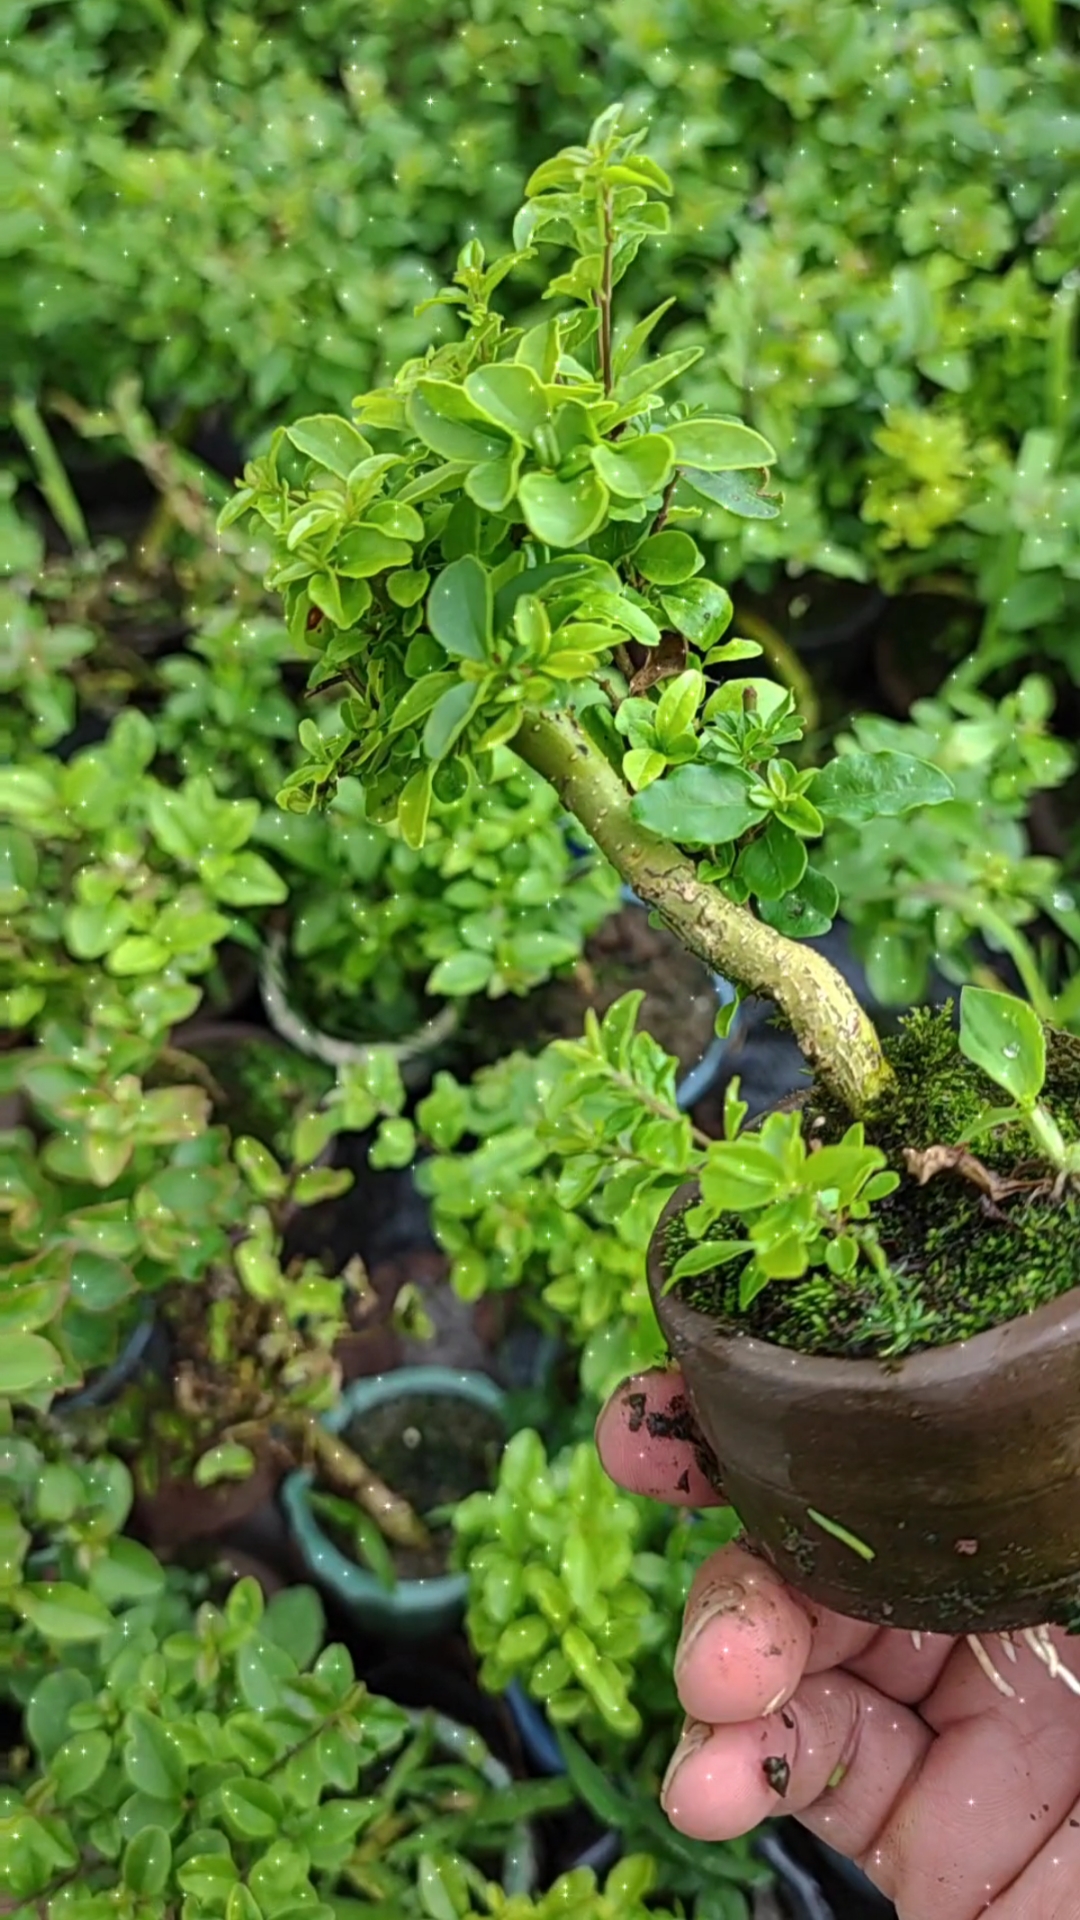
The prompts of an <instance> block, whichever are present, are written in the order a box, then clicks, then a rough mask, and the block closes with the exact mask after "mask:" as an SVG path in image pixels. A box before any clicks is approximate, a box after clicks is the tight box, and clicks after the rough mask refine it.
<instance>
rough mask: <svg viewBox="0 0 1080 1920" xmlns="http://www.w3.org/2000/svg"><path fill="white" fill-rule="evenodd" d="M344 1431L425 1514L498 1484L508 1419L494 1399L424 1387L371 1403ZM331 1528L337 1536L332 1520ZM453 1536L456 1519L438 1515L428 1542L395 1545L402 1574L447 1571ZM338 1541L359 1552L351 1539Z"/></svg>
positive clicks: (350, 1552)
mask: <svg viewBox="0 0 1080 1920" xmlns="http://www.w3.org/2000/svg"><path fill="white" fill-rule="evenodd" d="M342 1438H343V1439H344V1440H345V1441H346V1443H347V1444H348V1445H349V1446H350V1447H352V1448H353V1449H354V1450H355V1451H356V1452H357V1453H359V1454H360V1455H361V1457H362V1458H363V1459H364V1460H366V1462H367V1464H368V1466H369V1467H370V1468H371V1469H372V1471H373V1472H375V1473H377V1474H378V1475H379V1477H380V1479H382V1480H384V1481H385V1482H386V1484H387V1485H388V1486H390V1487H393V1489H394V1491H395V1492H396V1493H399V1494H401V1495H402V1496H403V1497H404V1498H405V1499H406V1500H408V1502H409V1504H410V1506H411V1507H412V1508H413V1510H414V1511H415V1512H416V1513H418V1514H419V1515H420V1516H421V1518H424V1519H426V1518H427V1516H428V1515H429V1514H435V1513H438V1512H440V1511H441V1510H442V1509H444V1508H445V1509H450V1508H453V1507H454V1506H456V1505H457V1503H458V1501H459V1500H464V1499H466V1498H467V1496H468V1495H469V1494H470V1493H480V1492H482V1491H485V1490H487V1489H488V1488H490V1487H492V1486H493V1485H494V1483H495V1476H496V1473H497V1472H498V1464H499V1456H500V1454H501V1453H502V1450H503V1447H504V1446H505V1444H506V1434H505V1431H504V1429H503V1423H502V1421H501V1419H500V1418H499V1415H498V1414H497V1413H493V1412H492V1411H491V1409H490V1408H489V1407H475V1406H472V1405H470V1403H469V1402H468V1401H466V1400H459V1399H456V1398H455V1399H451V1398H449V1397H444V1396H442V1395H439V1396H434V1395H432V1396H429V1395H427V1394H425V1393H414V1394H404V1395H402V1397H401V1398H400V1399H394V1400H388V1401H386V1402H385V1403H384V1404H383V1405H382V1406H377V1407H370V1408H368V1409H367V1410H366V1411H365V1412H364V1413H360V1414H357V1415H356V1417H355V1419H353V1420H351V1421H350V1422H349V1425H348V1426H347V1427H346V1428H345V1431H344V1433H343V1435H342ZM327 1531H328V1532H329V1533H330V1534H331V1537H333V1533H334V1529H333V1526H332V1524H331V1525H328V1527H327ZM453 1540H454V1535H453V1529H452V1527H450V1526H449V1525H446V1524H440V1523H439V1521H438V1520H436V1522H435V1524H434V1525H433V1526H432V1528H431V1545H430V1547H427V1548H411V1547H392V1548H391V1558H392V1560H393V1563H394V1569H395V1572H396V1573H397V1575H398V1578H399V1579H401V1580H430V1579H433V1578H436V1577H437V1576H438V1575H439V1574H443V1573H445V1572H446V1571H447V1568H448V1566H449V1561H450V1550H451V1548H452V1546H453ZM336 1544H337V1546H339V1547H340V1549H341V1551H342V1552H343V1553H344V1554H346V1556H347V1557H348V1558H350V1559H352V1558H353V1557H354V1549H353V1547H352V1545H351V1543H350V1541H349V1540H348V1539H340V1538H339V1539H337V1541H336Z"/></svg>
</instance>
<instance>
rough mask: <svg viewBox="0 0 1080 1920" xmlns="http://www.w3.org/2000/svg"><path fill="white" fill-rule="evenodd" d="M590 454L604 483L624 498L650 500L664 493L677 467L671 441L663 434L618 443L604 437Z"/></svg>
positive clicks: (641, 435) (649, 434) (647, 434)
mask: <svg viewBox="0 0 1080 1920" xmlns="http://www.w3.org/2000/svg"><path fill="white" fill-rule="evenodd" d="M590 457H591V459H592V463H593V466H594V467H595V468H596V471H597V473H598V474H599V475H600V478H601V480H602V481H603V482H604V485H605V486H606V487H607V488H608V490H609V491H610V492H611V493H614V494H618V495H619V497H620V498H621V499H623V500H647V499H648V498H649V495H650V494H655V493H660V492H662V490H663V488H664V487H666V485H667V483H668V481H669V480H670V478H671V475H672V473H673V471H674V467H675V455H674V450H673V448H672V445H671V441H670V440H668V439H667V438H666V437H665V436H664V435H663V434H662V433H643V434H640V435H639V437H638V438H637V439H636V440H621V441H618V442H616V444H615V445H611V444H609V443H608V442H607V441H606V440H605V441H603V442H602V443H601V445H600V446H598V447H593V449H592V453H591V456H590Z"/></svg>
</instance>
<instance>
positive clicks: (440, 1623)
mask: <svg viewBox="0 0 1080 1920" xmlns="http://www.w3.org/2000/svg"><path fill="white" fill-rule="evenodd" d="M415 1395H423V1396H424V1397H425V1398H427V1399H432V1400H436V1399H437V1400H460V1401H463V1402H464V1403H465V1404H466V1405H467V1406H471V1407H483V1408H485V1409H487V1411H489V1412H491V1413H497V1414H500V1415H501V1414H502V1413H503V1410H504V1408H505V1405H506V1396H505V1394H504V1393H503V1391H502V1388H501V1387H498V1386H496V1384H495V1382H494V1380H489V1379H488V1377H487V1375H486V1374H482V1373H456V1372H454V1371H453V1370H452V1369H451V1368H449V1367H402V1368H400V1369H399V1370H398V1371H397V1372H396V1373H379V1374H375V1375H374V1377H373V1378H372V1379H370V1380H357V1381H356V1382H355V1384H354V1385H353V1386H351V1387H347V1388H346V1390H345V1392H344V1393H343V1394H342V1396H341V1399H340V1400H339V1401H338V1404H337V1406H336V1407H334V1408H332V1409H331V1411H330V1412H329V1413H327V1414H324V1415H323V1425H324V1426H325V1427H326V1428H327V1429H328V1431H329V1432H330V1433H342V1432H343V1431H344V1430H345V1428H346V1427H348V1426H349V1425H350V1423H351V1422H352V1421H353V1420H355V1419H356V1418H357V1416H358V1415H360V1414H364V1413H369V1412H370V1411H371V1410H372V1408H374V1407H381V1406H385V1404H386V1403H387V1401H393V1400H403V1399H411V1398H412V1397H413V1396H415ZM311 1485H312V1475H311V1474H310V1473H308V1472H302V1473H292V1474H290V1475H289V1477H288V1479H287V1480H286V1482H285V1484H284V1486H283V1488H282V1491H281V1498H282V1502H283V1504H284V1508H285V1513H286V1516H287V1518H288V1521H289V1526H290V1529H291V1531H292V1536H293V1539H294V1541H295V1542H296V1546H297V1548H298V1550H299V1553H300V1557H301V1559H302V1560H303V1562H304V1565H305V1567H306V1568H307V1570H308V1573H309V1574H310V1575H311V1577H312V1579H313V1580H315V1581H317V1582H318V1584H319V1585H320V1586H322V1587H324V1588H325V1589H326V1591H327V1592H328V1593H330V1594H332V1595H333V1596H334V1598H335V1599H336V1600H337V1601H338V1602H339V1603H340V1605H341V1606H342V1607H344V1608H346V1609H347V1610H348V1612H349V1613H351V1614H352V1616H353V1618H354V1619H355V1620H356V1621H357V1623H358V1624H359V1625H361V1626H364V1627H366V1628H367V1629H368V1631H369V1632H371V1633H375V1634H379V1635H380V1636H381V1637H382V1638H384V1639H387V1640H426V1639H436V1638H437V1637H438V1636H439V1635H440V1634H443V1633H449V1632H452V1631H453V1629H454V1628H455V1627H457V1626H459V1625H460V1624H461V1620H462V1617H463V1615H464V1612H465V1602H466V1599H467V1597H468V1590H469V1582H468V1576H467V1574H464V1573H444V1574H439V1575H437V1576H436V1577H434V1578H432V1579H429V1580H399V1581H398V1583H397V1586H396V1587H394V1588H393V1589H392V1591H389V1592H388V1591H387V1589H386V1588H385V1587H383V1586H380V1584H379V1582H378V1580H376V1578H375V1576H374V1574H372V1573H369V1572H368V1571H367V1569H366V1568H364V1567H360V1566H357V1564H356V1562H355V1560H350V1559H348V1558H347V1556H346V1555H345V1554H343V1553H342V1552H341V1551H340V1550H339V1548H338V1547H336V1546H335V1545H334V1542H333V1541H332V1540H331V1539H330V1538H329V1537H328V1536H327V1535H326V1534H325V1533H324V1532H323V1530H322V1527H321V1526H320V1524H319V1522H318V1520H317V1519H316V1517H315V1514H314V1513H313V1512H312V1508H311V1500H310V1497H309V1496H310V1492H311Z"/></svg>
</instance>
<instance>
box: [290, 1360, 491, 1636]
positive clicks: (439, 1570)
mask: <svg viewBox="0 0 1080 1920" xmlns="http://www.w3.org/2000/svg"><path fill="white" fill-rule="evenodd" d="M323 1425H324V1427H325V1429H326V1430H327V1435H328V1438H327V1440H326V1441H325V1443H324V1450H323V1453H322V1454H321V1455H320V1456H319V1457H318V1458H317V1459H316V1462H315V1464H314V1468H313V1470H310V1471H306V1472H303V1473H298V1474H295V1475H293V1476H292V1477H291V1478H290V1479H289V1480H288V1481H287V1482H286V1484H285V1487H284V1490H283V1498H284V1502H285V1509H286V1512H287V1514H288V1517H289V1520H290V1523H291V1526H292V1530H293V1536H294V1539H295V1541H296V1544H297V1546H298V1548H299V1551H300V1554H301V1557H302V1559H303V1560H304V1562H305V1564H306V1566H307V1569H308V1571H309V1573H310V1574H311V1575H312V1577H313V1578H314V1579H316V1580H318V1581H320V1582H321V1583H322V1584H323V1585H324V1586H325V1587H326V1589H327V1590H328V1591H329V1592H330V1593H332V1594H333V1595H334V1596H335V1597H336V1598H337V1599H338V1600H339V1601H340V1602H342V1603H343V1604H344V1606H345V1607H346V1608H347V1609H348V1610H349V1612H351V1613H352V1614H353V1615H354V1616H355V1617H356V1618H357V1619H358V1620H359V1621H361V1622H362V1623H363V1624H364V1625H365V1626H367V1627H368V1628H369V1629H371V1630H372V1631H374V1632H378V1633H382V1634H385V1635H387V1636H388V1637H389V1638H391V1639H401V1640H411V1639H417V1638H431V1637H433V1636H435V1635H437V1634H439V1633H442V1632H445V1631H447V1630H448V1629H450V1628H452V1627H454V1626H457V1625H458V1623H459V1622H460V1620H461V1616H462V1614H463V1613H464V1611H465V1601H466V1595H467V1592H468V1581H467V1578H466V1576H465V1575H464V1574H463V1573H462V1572H460V1571H458V1570H457V1569H456V1568H454V1567H453V1566H452V1564H451V1561H452V1549H453V1532H452V1519H453V1515H454V1512H455V1511H456V1510H457V1509H458V1508H459V1506H460V1503H461V1502H462V1501H463V1500H466V1499H468V1497H469V1496H470V1495H472V1494H475V1493H476V1492H477V1491H478V1490H479V1489H481V1488H487V1487H490V1486H491V1485H492V1484H493V1482H494V1479H495V1475H496V1471H497V1467H498V1461H499V1456H500V1454H501V1452H502V1449H503V1444H504V1440H505V1411H504V1397H503V1394H502V1391H501V1389H500V1388H499V1387H497V1386H496V1385H495V1382H494V1381H493V1380H489V1379H488V1378H487V1377H486V1376H485V1375H483V1374H468V1373H455V1372H453V1371H452V1370H450V1369H447V1368H443V1367H403V1368H400V1369H399V1370H398V1371H397V1372H396V1373H388V1374H381V1375H377V1376H376V1377H375V1378H374V1379H371V1380H359V1381H357V1382H355V1384H354V1385H353V1386H351V1387H348V1388H346V1390H345V1392H344V1393H343V1394H342V1395H341V1397H340V1399H339V1400H338V1401H337V1404H336V1405H335V1406H334V1407H333V1408H332V1409H331V1410H330V1411H329V1413H327V1414H325V1415H324V1418H323ZM335 1436H337V1437H339V1440H340V1441H344V1442H345V1444H346V1446H347V1447H348V1448H349V1449H351V1450H353V1451H356V1452H359V1453H360V1454H361V1455H362V1457H363V1458H364V1460H365V1461H366V1462H367V1463H368V1464H369V1466H370V1467H371V1468H373V1469H374V1470H375V1471H376V1472H377V1473H378V1475H379V1478H380V1480H381V1481H382V1482H383V1483H384V1484H385V1485H386V1486H388V1487H391V1488H392V1489H393V1493H394V1496H395V1499H396V1503H397V1507H398V1509H399V1513H400V1515H402V1516H404V1515H408V1517H409V1523H410V1524H409V1525H405V1524H400V1525H397V1526H394V1525H388V1524H387V1521H388V1520H389V1521H391V1522H393V1521H394V1520H395V1518H396V1517H397V1516H396V1515H395V1513H394V1511H393V1509H392V1508H391V1507H390V1506H389V1505H388V1506H387V1507H386V1509H385V1510H384V1512H382V1513H380V1512H379V1511H378V1509H377V1508H376V1507H374V1506H372V1505H371V1504H370V1503H366V1505H365V1508H364V1510H362V1511H361V1510H358V1508H357V1505H356V1503H355V1502H352V1503H350V1502H348V1501H347V1500H344V1499H342V1497H341V1494H340V1493H339V1492H335V1491H334V1488H333V1485H332V1483H330V1481H329V1479H328V1475H327V1466H328V1465H331V1466H332V1465H333V1461H334V1457H335V1446H336V1442H335Z"/></svg>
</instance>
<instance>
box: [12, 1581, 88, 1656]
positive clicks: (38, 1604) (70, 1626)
mask: <svg viewBox="0 0 1080 1920" xmlns="http://www.w3.org/2000/svg"><path fill="white" fill-rule="evenodd" d="M11 1604H12V1606H13V1607H14V1608H15V1610H16V1612H17V1613H19V1614H21V1615H22V1617H23V1619H24V1620H28V1621H29V1622H30V1625H31V1626H32V1627H36V1629H37V1631H38V1633H40V1634H42V1635H43V1636H44V1638H45V1639H46V1640H59V1641H60V1642H62V1643H65V1644H66V1643H70V1644H72V1645H75V1644H78V1643H79V1642H80V1641H84V1640H100V1639H101V1637H102V1635H103V1634H105V1633H108V1632H109V1631H110V1630H111V1628H112V1624H113V1617H112V1614H111V1613H110V1612H109V1609H108V1607H106V1606H103V1605H102V1603H101V1601H100V1600H98V1599H97V1598H96V1596H95V1595H94V1594H92V1593H86V1592H84V1590H83V1588H82V1587H76V1586H73V1585H72V1584H71V1583H70V1582H69V1581H67V1580H51V1581H42V1582H41V1583H40V1584H35V1585H31V1586H28V1587H19V1588H18V1589H17V1590H16V1592H14V1593H13V1594H12V1595H11Z"/></svg>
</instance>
